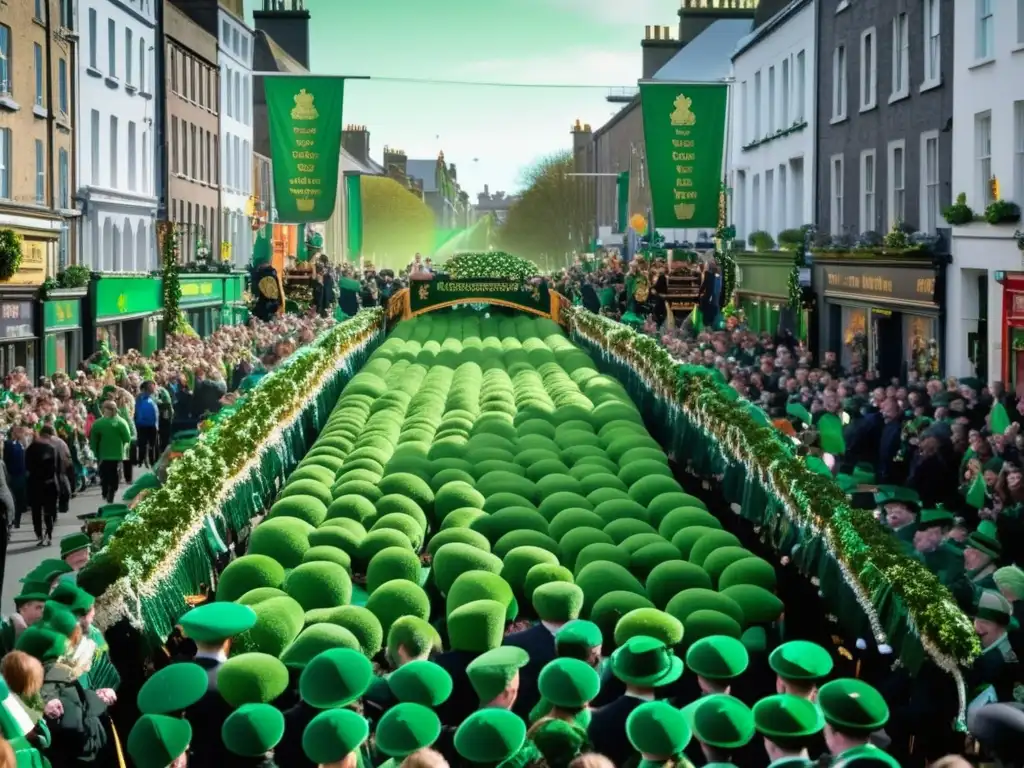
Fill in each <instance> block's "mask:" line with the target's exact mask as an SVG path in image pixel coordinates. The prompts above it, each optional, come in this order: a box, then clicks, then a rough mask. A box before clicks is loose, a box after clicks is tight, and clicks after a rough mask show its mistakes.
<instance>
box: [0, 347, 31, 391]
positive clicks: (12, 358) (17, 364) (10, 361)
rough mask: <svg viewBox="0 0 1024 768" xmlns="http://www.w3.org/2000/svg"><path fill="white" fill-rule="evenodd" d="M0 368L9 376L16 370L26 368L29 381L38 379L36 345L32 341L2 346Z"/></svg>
mask: <svg viewBox="0 0 1024 768" xmlns="http://www.w3.org/2000/svg"><path fill="white" fill-rule="evenodd" d="M0 368H2V369H3V372H4V374H5V375H6V374H8V373H10V372H11V371H13V370H14V369H15V368H24V369H25V374H26V375H27V376H28V379H29V381H32V382H34V381H35V378H36V345H35V342H32V341H20V342H14V343H5V344H3V345H0Z"/></svg>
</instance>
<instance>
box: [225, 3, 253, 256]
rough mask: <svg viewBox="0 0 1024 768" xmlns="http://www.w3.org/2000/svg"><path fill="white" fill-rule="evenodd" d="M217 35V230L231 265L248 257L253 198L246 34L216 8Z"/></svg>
mask: <svg viewBox="0 0 1024 768" xmlns="http://www.w3.org/2000/svg"><path fill="white" fill-rule="evenodd" d="M219 21H220V25H219V28H218V29H219V31H218V35H217V43H218V48H219V63H220V77H221V110H220V145H221V147H222V149H221V196H220V200H221V209H222V210H221V217H222V220H221V231H222V233H223V234H222V239H223V242H224V243H225V244H226V245H224V246H222V248H223V250H224V253H225V255H228V256H229V257H230V259H231V261H232V263H234V265H235V266H236V267H239V268H245V267H246V265H248V263H249V259H250V257H251V256H252V227H251V226H250V225H249V219H248V216H247V215H246V214H247V211H249V210H250V209H251V206H252V203H251V202H250V199H251V198H252V197H253V186H252V179H253V147H252V104H253V101H252V43H253V35H252V30H251V29H249V27H248V26H246V24H245V22H244V21H242V19H241V18H240V17H239V16H236V15H235V14H234V13H232V12H230V11H228V10H226V9H225V8H223V7H222V8H221V9H220V19H219Z"/></svg>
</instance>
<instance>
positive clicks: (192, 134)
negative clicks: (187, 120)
mask: <svg viewBox="0 0 1024 768" xmlns="http://www.w3.org/2000/svg"><path fill="white" fill-rule="evenodd" d="M188 132H189V156H190V157H191V159H192V164H191V165H190V166H189V174H188V176H189V178H190V179H195V178H198V177H197V176H196V169H197V168H198V166H199V158H197V157H196V127H195V126H194V125H190V126H189V127H188Z"/></svg>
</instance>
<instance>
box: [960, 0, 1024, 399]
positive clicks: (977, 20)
mask: <svg viewBox="0 0 1024 768" xmlns="http://www.w3.org/2000/svg"><path fill="white" fill-rule="evenodd" d="M950 5H953V6H955V8H954V11H953V13H954V19H953V24H954V25H955V27H956V38H955V40H954V52H953V56H952V67H953V68H952V83H953V92H954V102H953V103H954V108H953V134H952V135H953V137H954V139H955V143H954V145H953V154H952V169H953V173H952V195H953V197H954V198H956V196H957V195H959V194H963V195H965V197H966V204H967V206H969V208H970V209H971V211H973V213H974V214H975V215H976V216H984V215H985V214H986V209H988V208H989V206H990V205H992V204H993V203H995V202H996V200H997V198H1002V199H1004V200H1005V201H1012V202H1013V203H1014V204H1016V205H1017V206H1019V205H1020V204H1022V203H1024V59H1022V57H1021V54H1020V50H1021V49H1022V47H1024V4H1022V3H1000V2H993V1H992V0H988V1H987V2H969V3H966V2H957V3H950ZM1000 207H1003V206H998V205H997V206H993V208H992V209H991V212H992V213H993V214H996V213H998V212H999V208H1000ZM1011 210H1012V209H1011ZM1018 210H1019V209H1018ZM1002 218H1003V220H1002V221H1000V217H999V216H993V219H994V220H995V221H1000V223H996V224H990V223H988V222H987V221H983V220H974V221H970V222H967V223H962V224H961V223H959V222H958V224H957V225H954V226H953V228H952V231H953V246H952V251H953V264H952V266H951V267H950V274H949V279H948V281H947V301H948V307H949V311H948V312H947V314H946V338H947V349H948V354H947V361H948V365H947V371H946V372H947V373H948V374H950V375H954V376H977V377H979V378H980V379H982V380H983V381H989V382H991V381H1004V382H1007V383H1008V384H1009V385H1010V386H1011V387H1019V386H1020V385H1021V383H1024V352H1022V350H1024V264H1022V260H1021V248H1020V246H1019V245H1018V241H1017V239H1016V238H1015V236H1014V233H1015V232H1016V230H1018V229H1020V228H1021V226H1020V223H1019V221H1017V220H1015V219H1016V216H1014V215H1012V214H1011V215H1009V216H1003V217H1002ZM1021 245H1024V243H1022V244H1021Z"/></svg>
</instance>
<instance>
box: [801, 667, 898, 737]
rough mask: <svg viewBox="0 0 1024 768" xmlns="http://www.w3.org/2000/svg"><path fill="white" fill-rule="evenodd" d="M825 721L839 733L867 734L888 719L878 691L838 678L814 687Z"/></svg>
mask: <svg viewBox="0 0 1024 768" xmlns="http://www.w3.org/2000/svg"><path fill="white" fill-rule="evenodd" d="M818 706H819V707H821V711H822V713H823V714H824V715H825V722H826V723H828V724H829V725H831V726H832V727H833V728H835V729H836V730H837V731H840V732H841V733H848V734H854V735H867V734H869V733H872V732H873V731H877V730H878V729H879V728H884V727H885V724H886V723H887V722H889V705H888V704H886V703H885V699H884V698H883V697H882V694H880V693H879V692H878V691H876V690H875V689H874V688H872V687H871V686H870V685H868V684H867V683H865V682H863V681H861V680H855V679H853V678H840V679H838V680H832V681H830V682H828V683H825V684H824V685H823V686H821V688H819V689H818Z"/></svg>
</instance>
